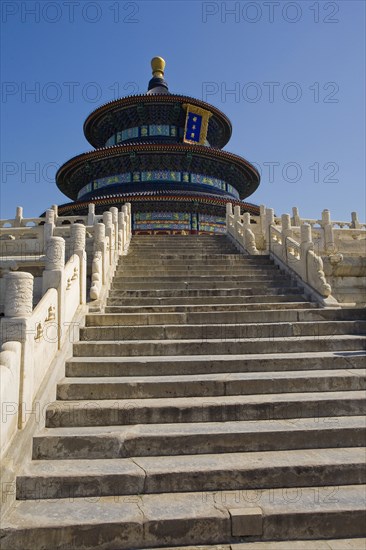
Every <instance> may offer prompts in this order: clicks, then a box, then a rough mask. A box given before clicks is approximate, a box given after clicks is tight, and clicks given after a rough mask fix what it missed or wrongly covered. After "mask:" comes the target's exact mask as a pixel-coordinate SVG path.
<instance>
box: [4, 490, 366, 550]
mask: <svg viewBox="0 0 366 550" xmlns="http://www.w3.org/2000/svg"><path fill="white" fill-rule="evenodd" d="M364 492H365V487H364V486H363V485H345V486H340V487H338V488H337V487H331V488H330V489H329V488H328V489H325V488H324V487H318V488H316V487H310V488H297V490H296V488H294V489H287V490H286V489H284V488H280V489H266V490H263V492H262V493H261V494H260V498H258V491H256V490H248V491H246V492H245V495H241V493H240V492H239V493H238V494H239V499H238V498H236V500H235V497H236V495H235V493H236V492H233V494H232V495H228V496H227V497H226V498H225V493H224V492H223V493H221V492H218V493H217V492H212V493H210V492H205V493H204V494H203V495H200V496H199V493H197V492H194V493H174V495H171V494H169V493H168V494H166V493H163V494H149V495H139V496H136V500H133V497H131V496H125V497H121V498H116V497H101V498H98V499H84V498H81V499H75V500H71V499H69V498H66V499H56V500H53V501H51V502H48V501H43V500H40V501H38V502H37V501H18V502H17V505H16V507H15V509H14V510H13V511H12V513H11V515H9V516H8V518H7V519H6V521H4V522H3V529H2V537H3V538H2V549H3V550H24V549H25V548H27V549H29V548H32V550H51V549H52V550H54V549H56V548H57V549H58V550H66V549H70V548H72V549H73V550H77V549H80V550H81V549H83V550H87V549H93V548H100V549H101V550H115V549H117V548H118V549H119V550H123V549H127V548H128V549H134V548H145V549H146V548H149V547H154V546H155V547H156V546H158V545H161V542H162V541H163V542H164V544H165V545H168V544H170V545H177V544H180V545H184V544H191V543H192V540H194V542H195V544H217V543H227V542H239V541H245V540H246V538H243V536H244V535H246V536H248V529H249V533H250V535H251V539H250V540H276V539H277V540H278V539H283V538H286V539H291V538H297V539H299V538H302V537H303V538H309V537H311V538H313V539H316V538H320V537H323V538H324V537H333V538H335V537H352V536H364V535H365V526H364V500H365V499H364ZM250 510H251V511H252V513H253V514H254V516H253V515H249V514H250ZM35 516H36V517H37V518H38V520H37V524H36V525H35V523H34V517H35ZM254 518H255V520H256V521H253V520H254ZM309 525H311V530H309ZM250 529H251V530H250ZM233 533H234V534H233ZM235 533H236V534H237V533H241V535H236V536H235Z"/></svg>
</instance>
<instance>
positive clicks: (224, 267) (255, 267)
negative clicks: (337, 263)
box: [116, 262, 280, 277]
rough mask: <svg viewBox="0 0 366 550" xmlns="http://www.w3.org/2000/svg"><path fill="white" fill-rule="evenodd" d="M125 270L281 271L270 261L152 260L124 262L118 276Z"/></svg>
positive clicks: (182, 271) (259, 272) (170, 271)
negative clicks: (153, 262) (179, 262)
mask: <svg viewBox="0 0 366 550" xmlns="http://www.w3.org/2000/svg"><path fill="white" fill-rule="evenodd" d="M125 271H128V272H132V273H133V272H134V273H136V272H137V274H138V272H139V271H142V272H143V273H146V272H147V273H148V272H152V273H154V272H159V271H161V272H165V273H169V274H174V272H176V271H177V272H178V274H180V273H181V274H182V275H184V274H185V273H187V271H188V272H190V271H193V272H197V273H202V272H203V273H207V272H209V273H211V272H212V273H213V274H214V273H220V272H223V273H225V272H226V273H227V272H228V273H235V272H237V271H238V272H240V271H242V272H248V273H252V274H253V275H254V274H255V273H258V274H266V273H269V272H274V273H280V271H279V269H278V267H277V266H275V265H274V264H270V263H268V264H267V263H260V264H259V263H258V264H238V263H236V264H234V265H228V264H226V263H224V262H221V263H220V264H216V265H211V264H209V265H205V264H202V263H201V264H191V262H189V263H188V264H187V263H185V264H183V263H182V264H181V265H177V264H176V263H175V262H174V264H173V263H171V265H164V264H160V262H159V263H158V264H157V265H151V262H150V263H149V265H144V266H137V267H134V266H131V265H128V264H124V263H122V264H121V265H120V266H119V267H118V269H117V272H116V276H117V277H118V276H120V275H123V274H124V272H125Z"/></svg>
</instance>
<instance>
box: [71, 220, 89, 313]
mask: <svg viewBox="0 0 366 550" xmlns="http://www.w3.org/2000/svg"><path fill="white" fill-rule="evenodd" d="M85 247H86V228H85V225H83V224H82V223H74V225H73V226H72V227H71V251H72V254H76V255H77V256H78V258H79V270H78V273H77V274H76V275H77V276H78V277H79V288H80V304H85V303H86V266H87V264H86V262H87V255H86V249H85Z"/></svg>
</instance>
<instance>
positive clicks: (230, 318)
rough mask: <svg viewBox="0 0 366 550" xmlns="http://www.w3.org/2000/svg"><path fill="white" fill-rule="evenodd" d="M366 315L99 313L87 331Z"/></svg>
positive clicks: (360, 316)
mask: <svg viewBox="0 0 366 550" xmlns="http://www.w3.org/2000/svg"><path fill="white" fill-rule="evenodd" d="M363 319H364V312H363V310H359V309H356V308H355V309H324V308H309V309H299V310H296V309H293V310H267V311H263V310H259V311H256V310H253V311H219V312H218V311H213V312H207V311H206V312H187V313H164V312H162V313H149V314H147V313H131V314H128V313H116V314H113V313H104V314H101V313H97V314H89V315H86V317H85V325H86V326H87V327H100V326H127V325H128V326H130V325H166V324H169V325H173V324H177V325H190V324H220V325H222V324H225V323H234V324H237V323H247V322H252V323H263V322H264V323H270V322H278V323H280V322H290V323H293V322H298V321H350V320H363Z"/></svg>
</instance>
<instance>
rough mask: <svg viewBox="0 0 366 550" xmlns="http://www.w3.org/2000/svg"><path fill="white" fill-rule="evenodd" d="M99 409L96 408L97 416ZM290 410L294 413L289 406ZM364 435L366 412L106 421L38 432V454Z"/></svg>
mask: <svg viewBox="0 0 366 550" xmlns="http://www.w3.org/2000/svg"><path fill="white" fill-rule="evenodd" d="M295 405H296V403H295ZM131 410H132V409H131ZM98 412H99V411H97V410H96V409H95V408H94V416H95V417H96V418H97V416H98ZM287 412H291V411H290V408H289V409H288V411H287ZM292 412H294V409H293V410H292ZM365 435H366V428H365V419H364V417H363V416H344V415H342V416H332V417H329V416H326V417H320V416H319V415H317V416H312V417H309V418H304V417H300V418H299V417H298V418H291V417H288V418H287V419H286V418H285V419H280V420H279V419H275V418H273V417H271V420H254V421H253V420H252V421H250V420H246V421H245V420H236V421H235V422H233V421H227V422H193V423H192V422H191V423H189V422H180V423H175V424H171V423H165V424H156V423H150V424H140V425H137V426H127V425H124V426H121V425H113V428H112V427H111V426H110V427H109V428H108V430H106V427H105V426H84V427H73V428H72V429H70V428H69V427H68V428H65V427H58V428H54V427H52V428H44V429H43V430H41V431H40V432H39V433H38V434H36V435H35V436H34V438H33V459H35V460H54V459H58V460H63V459H77V460H80V459H107V458H128V457H136V456H162V455H164V456H174V455H187V454H188V455H190V454H210V453H226V452H228V451H229V452H231V453H235V452H248V451H280V450H295V449H315V448H319V449H325V448H329V447H360V446H361V447H362V446H364V445H365ZM51 466H52V465H51Z"/></svg>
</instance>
